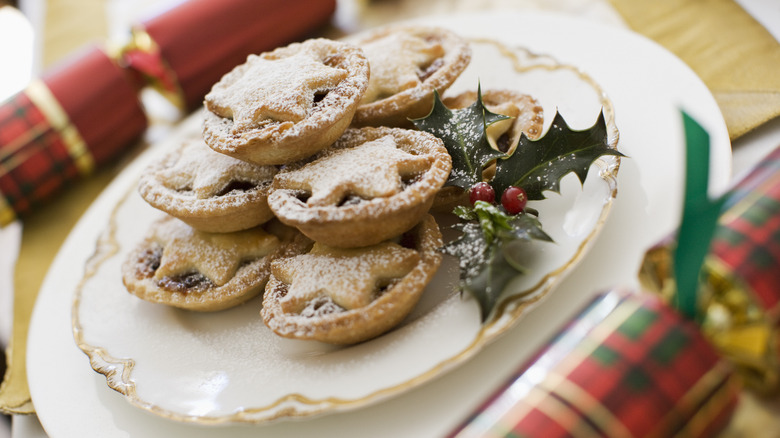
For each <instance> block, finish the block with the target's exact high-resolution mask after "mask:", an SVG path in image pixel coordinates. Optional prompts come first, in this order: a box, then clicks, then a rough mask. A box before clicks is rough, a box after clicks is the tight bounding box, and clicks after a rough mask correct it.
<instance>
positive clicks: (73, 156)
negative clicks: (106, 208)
mask: <svg viewBox="0 0 780 438" xmlns="http://www.w3.org/2000/svg"><path fill="white" fill-rule="evenodd" d="M137 92H138V90H137V87H136V85H135V83H134V82H133V81H132V79H130V78H129V77H128V75H127V73H126V72H125V71H124V70H123V69H122V68H120V67H119V66H118V65H117V64H116V63H114V62H113V61H112V60H111V59H110V58H109V57H108V55H106V53H104V52H103V51H102V50H100V49H99V48H96V47H88V48H86V49H84V50H83V51H82V52H80V53H78V54H76V55H74V57H73V58H71V59H70V60H69V61H68V62H67V63H66V64H63V65H62V66H60V67H58V68H57V69H55V70H52V71H50V72H48V73H47V74H46V75H45V76H44V77H43V78H42V79H39V80H35V81H33V82H32V83H31V84H30V85H29V86H28V87H27V88H26V89H25V90H23V91H22V92H20V93H18V94H17V95H15V96H13V97H11V98H10V99H9V100H8V101H6V102H4V103H3V104H2V106H0V226H2V225H6V224H8V223H10V222H12V221H13V220H14V219H16V218H17V217H18V216H19V215H23V214H24V213H27V212H28V211H30V210H31V209H32V208H34V207H35V206H36V205H38V204H39V203H41V202H42V201H44V200H46V199H47V198H48V197H49V196H51V195H52V194H54V193H55V192H56V191H58V190H59V189H60V188H61V187H62V186H63V185H64V184H65V183H67V182H68V181H71V180H73V179H75V178H78V177H81V176H84V175H87V174H89V173H91V172H92V171H93V170H94V169H95V167H97V166H100V165H102V164H104V163H106V162H107V161H109V160H111V159H112V158H114V157H116V156H117V155H118V154H119V153H120V152H121V151H122V150H124V148H126V147H127V146H128V145H129V144H132V143H133V142H135V141H136V140H137V139H138V138H139V137H140V135H141V134H142V133H143V132H144V130H145V129H146V124H147V121H146V116H145V114H144V111H143V109H142V108H141V105H140V103H139V101H138V95H137Z"/></svg>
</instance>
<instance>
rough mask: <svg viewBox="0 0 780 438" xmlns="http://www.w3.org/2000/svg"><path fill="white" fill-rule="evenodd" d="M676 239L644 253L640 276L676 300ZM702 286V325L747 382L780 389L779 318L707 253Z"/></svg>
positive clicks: (654, 289)
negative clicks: (776, 325) (673, 260)
mask: <svg viewBox="0 0 780 438" xmlns="http://www.w3.org/2000/svg"><path fill="white" fill-rule="evenodd" d="M673 245H674V243H673V242H671V241H669V242H665V243H663V244H660V245H658V246H656V247H654V248H652V249H650V250H649V251H648V252H647V253H646V254H645V259H644V261H643V262H642V265H641V268H640V272H639V280H640V282H641V283H642V286H643V288H645V289H646V290H648V291H649V292H652V293H655V294H658V295H660V296H661V297H662V298H663V300H664V301H665V302H667V303H671V302H673V299H674V295H675V294H676V292H677V291H676V285H675V281H674V275H673V272H672V251H671V247H672V246H673ZM702 272H703V277H702V280H701V284H700V287H699V303H698V305H699V309H700V314H701V315H702V321H701V330H702V333H703V334H704V336H705V337H706V338H707V339H708V340H709V341H710V342H711V343H712V344H713V346H714V347H715V348H716V349H717V350H718V351H719V352H720V354H721V355H723V356H724V357H726V358H728V359H729V360H730V361H731V362H732V363H733V364H734V365H735V368H736V370H737V372H738V374H739V375H740V377H742V380H743V381H744V383H745V384H746V385H747V386H749V387H750V388H751V389H753V390H755V391H757V392H760V393H770V392H775V391H777V390H778V389H780V375H779V374H778V373H780V356H779V355H780V351H778V331H777V330H776V329H775V323H776V322H775V321H772V319H771V318H770V317H769V315H767V312H766V311H765V310H764V309H762V307H761V305H760V304H759V303H758V302H757V301H756V298H755V297H756V295H755V294H754V293H753V292H752V291H751V290H750V288H749V287H748V286H747V285H746V284H744V283H743V282H742V281H740V280H739V279H738V278H736V277H735V276H734V275H733V274H732V273H731V271H730V269H729V268H728V267H727V266H726V265H725V264H724V263H722V262H721V261H720V260H719V259H718V258H717V257H715V256H713V255H710V256H708V257H707V259H706V261H705V263H704V268H703V270H702Z"/></svg>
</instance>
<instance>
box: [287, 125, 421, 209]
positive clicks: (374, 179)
mask: <svg viewBox="0 0 780 438" xmlns="http://www.w3.org/2000/svg"><path fill="white" fill-rule="evenodd" d="M430 162H431V159H430V157H425V156H419V155H412V154H410V153H408V152H406V151H404V150H401V149H398V148H397V147H396V141H395V139H394V138H393V137H392V136H390V135H386V136H383V137H381V138H379V139H376V140H373V141H368V142H365V143H363V144H361V145H358V146H357V147H353V148H336V149H331V150H329V151H328V152H327V153H325V154H323V155H322V156H321V157H320V158H318V159H317V160H316V161H314V162H312V163H308V164H307V165H305V166H303V167H302V168H300V169H297V170H293V171H290V172H284V173H281V174H280V175H279V177H278V179H277V183H278V184H280V185H282V186H284V187H286V188H289V189H293V190H306V191H309V192H311V193H312V195H311V197H310V198H309V199H308V202H307V204H308V205H310V206H323V205H335V204H338V203H339V202H340V201H342V200H343V199H344V198H345V197H346V196H350V195H353V196H358V197H360V198H363V199H373V198H380V197H388V196H392V195H394V194H396V193H399V192H400V191H401V190H403V181H402V178H401V176H402V175H410V174H414V173H418V172H423V171H425V170H427V169H428V168H429V167H430Z"/></svg>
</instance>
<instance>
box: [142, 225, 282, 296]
mask: <svg viewBox="0 0 780 438" xmlns="http://www.w3.org/2000/svg"><path fill="white" fill-rule="evenodd" d="M154 239H156V240H157V241H159V242H161V243H163V244H164V245H163V246H164V249H163V254H162V258H161V259H160V267H159V268H158V269H157V271H156V272H155V273H154V278H155V280H160V279H162V278H165V277H175V276H177V275H182V274H187V273H192V272H199V273H201V274H203V275H204V276H206V277H208V278H209V279H210V280H211V281H212V282H213V283H214V284H216V285H217V286H222V285H224V284H225V283H227V282H228V281H230V279H231V278H232V277H233V276H234V275H235V273H236V271H237V270H238V268H239V266H241V263H242V262H244V261H246V260H253V259H258V258H260V257H264V256H266V255H268V254H270V253H271V252H272V251H273V250H274V249H276V247H277V246H278V245H279V239H277V238H276V237H275V236H272V235H270V234H268V233H266V232H265V231H263V230H262V229H261V228H253V229H250V230H244V231H238V232H235V233H204V232H201V231H197V230H194V229H192V228H190V227H188V226H186V225H184V224H183V223H181V222H179V221H167V222H165V223H164V224H162V225H161V226H160V227H157V228H156V229H155V233H154ZM165 243H167V244H165Z"/></svg>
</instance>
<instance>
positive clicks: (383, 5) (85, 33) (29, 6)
mask: <svg viewBox="0 0 780 438" xmlns="http://www.w3.org/2000/svg"><path fill="white" fill-rule="evenodd" d="M738 3H739V4H741V5H742V6H743V7H744V8H745V9H746V10H747V11H748V12H749V13H751V15H753V16H754V17H755V18H756V19H757V20H758V21H759V22H760V23H761V24H763V25H764V26H765V27H766V28H767V29H768V30H769V31H770V33H772V34H773V35H774V36H775V38H777V39H778V40H780V2H776V1H775V0H738ZM20 7H21V8H22V9H23V10H24V11H25V13H26V14H27V15H28V16H29V17H30V18H31V21H32V24H33V29H34V30H36V35H37V36H40V35H43V37H41V38H37V37H36V38H37V39H36V43H35V46H34V52H35V56H34V60H33V68H32V73H33V75H35V72H38V71H42V70H44V69H45V68H46V66H48V65H50V64H52V63H54V62H56V61H57V60H58V59H60V58H61V57H62V56H63V54H66V53H69V52H70V51H72V50H73V49H74V48H77V47H79V46H80V45H81V44H83V43H84V41H88V40H90V39H93V38H95V37H96V36H98V37H101V36H102V37H109V38H111V37H116V36H117V35H121V34H122V32H123V31H124V29H126V28H127V27H128V25H129V24H130V23H133V22H135V21H137V20H138V19H139V18H140V17H142V16H143V15H144V14H146V13H147V11H149V10H150V8H152V7H159V2H157V4H156V5H155V2H153V1H151V0H143V1H130V0H107V1H101V0H81V1H80V3H79V6H78V7H76V6H74V4H73V2H66V1H61V0H60V1H49V2H38V1H21V2H20ZM47 8H48V9H47ZM475 8H482V9H485V8H496V9H513V10H516V9H523V8H533V9H546V10H554V11H559V12H562V13H565V14H574V15H583V14H584V15H586V16H588V17H589V18H592V19H594V20H596V21H600V22H604V23H607V24H610V25H617V26H621V25H622V22H621V20H620V17H619V15H617V13H616V12H614V10H612V9H611V7H610V6H609V4H608V2H606V1H599V0H580V1H578V0H554V1H549V0H548V1H542V0H508V1H500V0H496V1H473V0H472V1H456V0H451V1H445V0H439V1H429V2H417V1H412V0H393V1H381V2H374V3H373V4H372V3H369V2H368V1H367V0H340V1H339V6H338V9H337V13H336V16H335V17H334V20H333V25H332V26H331V28H330V29H329V30H327V31H326V32H332V33H334V34H338V33H345V32H350V31H354V30H357V29H359V28H361V27H369V26H373V25H377V24H380V23H382V22H387V21H395V20H396V19H405V18H410V17H415V16H420V15H422V14H437V13H442V12H454V11H459V10H461V11H463V10H473V9H475ZM74 14H77V15H78V16H80V17H81V18H82V19H79V20H74V19H72V18H73V17H74V16H75V15H74ZM85 15H86V16H89V17H92V18H94V19H89V20H85V19H83V17H84V16H85ZM58 17H59V18H58ZM85 23H88V24H85ZM44 28H45V29H46V32H42V31H41V29H44ZM777 146H780V119H776V120H774V121H771V122H769V123H767V124H765V125H764V126H762V127H760V128H758V129H757V130H755V131H754V132H751V133H749V134H747V135H745V136H743V137H740V138H739V139H737V140H735V141H734V142H733V143H732V149H733V166H732V167H733V179H734V180H738V179H739V177H740V176H741V175H742V174H744V173H745V172H747V171H748V170H750V169H751V168H752V166H753V165H755V163H757V162H758V161H760V160H761V158H763V157H764V156H765V155H766V154H767V153H769V152H771V151H772V150H773V149H775V148H776V147H777ZM12 228H13V227H12ZM15 232H16V233H18V232H19V231H18V229H17V230H16V231H15ZM11 233H14V231H13V229H11V230H10V231H9V230H8V229H4V230H3V232H2V233H0V248H2V250H3V251H2V253H0V278H6V279H7V278H9V276H8V275H5V276H4V275H2V273H3V270H2V269H3V266H2V265H6V266H7V265H8V261H7V259H13V257H12V256H9V255H8V253H9V252H14V251H16V250H17V249H16V248H17V246H18V236H17V237H14V236H12V235H11ZM14 239H16V240H14ZM6 269H7V267H6ZM9 287H10V286H9V285H8V284H6V283H4V282H0V309H2V308H4V309H9V308H10V306H6V305H4V303H7V302H8V301H7V299H8V296H9V295H10V293H9V292H8V289H9ZM7 320H8V317H7V315H4V314H0V341H2V340H4V339H7V336H8V335H7V329H4V328H3V327H6V326H7V325H8V324H7ZM778 414H780V400H765V399H759V398H757V397H755V396H752V395H749V394H748V395H746V396H745V397H743V400H742V403H741V404H740V408H739V411H738V412H737V415H736V417H735V418H734V421H733V424H732V427H731V428H730V430H729V431H728V432H727V434H726V435H727V436H735V437H736V436H755V437H760V436H773V435H768V434H774V432H772V431H773V430H780V415H778ZM13 424H14V426H13V430H12V431H9V430H8V427H7V425H6V424H4V423H2V422H0V438H5V437H7V436H13V437H15V438H41V437H45V436H46V435H45V433H44V432H43V430H42V429H41V428H40V425H39V424H38V423H37V421H36V419H35V417H34V416H25V417H15V418H14V419H13Z"/></svg>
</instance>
